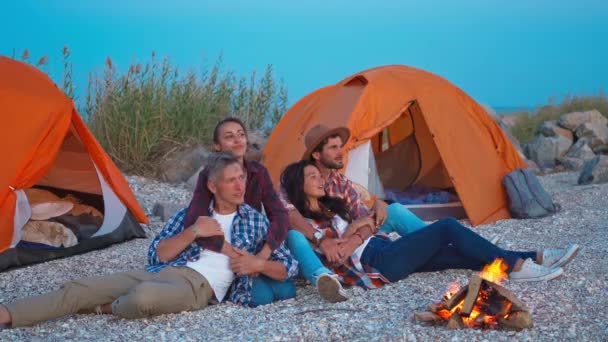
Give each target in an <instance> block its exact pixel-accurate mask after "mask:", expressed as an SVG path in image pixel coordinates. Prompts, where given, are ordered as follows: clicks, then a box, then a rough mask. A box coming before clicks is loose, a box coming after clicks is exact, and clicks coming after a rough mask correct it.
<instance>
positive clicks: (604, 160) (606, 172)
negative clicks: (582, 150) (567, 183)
mask: <svg viewBox="0 0 608 342" xmlns="http://www.w3.org/2000/svg"><path fill="white" fill-rule="evenodd" d="M605 182H608V156H604V155H601V156H597V157H595V158H593V159H590V160H588V161H586V162H585V164H584V165H583V170H582V171H581V173H580V175H579V176H578V184H579V185H584V184H592V183H593V184H595V183H605Z"/></svg>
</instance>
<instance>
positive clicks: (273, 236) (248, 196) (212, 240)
mask: <svg viewBox="0 0 608 342" xmlns="http://www.w3.org/2000/svg"><path fill="white" fill-rule="evenodd" d="M245 168H246V169H247V185H246V189H245V203H247V204H249V205H250V206H252V207H253V208H255V210H257V211H259V212H262V208H263V210H264V212H265V214H266V216H267V217H268V219H269V220H270V228H269V229H268V234H267V235H266V237H265V239H266V243H268V245H269V246H270V248H271V249H272V250H276V249H277V248H279V246H281V243H282V242H283V241H285V238H286V237H287V231H288V230H289V216H287V211H286V210H285V208H284V207H283V204H282V203H281V201H280V200H279V198H278V196H277V194H276V192H275V191H274V188H273V186H272V181H271V180H270V176H269V175H268V171H267V170H266V168H265V167H264V166H263V165H262V164H260V163H258V162H255V161H246V162H245ZM208 176H209V174H208V172H207V170H204V169H203V170H202V171H201V172H200V173H199V176H198V181H197V183H196V188H195V189H194V194H193V195H192V200H191V201H190V205H189V206H188V211H187V212H186V218H185V220H184V226H186V227H190V226H191V225H193V224H194V222H195V221H196V219H197V218H198V217H199V216H209V213H210V211H209V210H208V209H209V203H211V200H212V199H213V194H212V193H211V192H209V189H207V180H208ZM198 241H199V244H200V245H201V246H202V247H204V248H206V249H209V250H211V251H214V252H218V253H219V251H221V249H222V245H223V243H224V240H223V239H222V238H221V237H219V238H217V237H207V238H199V240H198Z"/></svg>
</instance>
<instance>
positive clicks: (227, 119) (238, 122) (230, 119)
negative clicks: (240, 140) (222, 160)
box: [213, 116, 247, 144]
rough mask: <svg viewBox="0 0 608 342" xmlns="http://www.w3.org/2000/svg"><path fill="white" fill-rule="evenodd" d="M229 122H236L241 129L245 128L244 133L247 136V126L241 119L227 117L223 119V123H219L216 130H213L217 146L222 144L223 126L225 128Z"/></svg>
mask: <svg viewBox="0 0 608 342" xmlns="http://www.w3.org/2000/svg"><path fill="white" fill-rule="evenodd" d="M228 122H234V123H236V124H239V125H240V126H241V128H243V132H245V136H247V128H246V127H245V124H244V123H243V121H241V119H239V118H235V117H232V116H231V117H227V118H225V119H223V120H222V121H220V122H218V123H217V125H215V128H214V129H213V142H214V143H216V144H219V143H220V129H221V128H222V126H224V124H226V123H228Z"/></svg>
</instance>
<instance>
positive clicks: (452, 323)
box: [448, 313, 466, 330]
mask: <svg viewBox="0 0 608 342" xmlns="http://www.w3.org/2000/svg"><path fill="white" fill-rule="evenodd" d="M464 327H466V325H464V322H463V321H462V318H461V317H460V315H459V314H456V313H455V314H453V315H452V317H450V320H449V321H448V329H452V330H456V329H462V328H464Z"/></svg>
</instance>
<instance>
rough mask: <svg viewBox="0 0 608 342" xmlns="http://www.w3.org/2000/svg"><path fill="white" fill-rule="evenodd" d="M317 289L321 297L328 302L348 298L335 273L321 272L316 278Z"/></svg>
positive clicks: (336, 301) (341, 300)
mask: <svg viewBox="0 0 608 342" xmlns="http://www.w3.org/2000/svg"><path fill="white" fill-rule="evenodd" d="M317 291H319V295H320V296H321V298H323V299H325V300H326V301H328V302H330V303H338V302H343V301H345V300H347V299H348V295H347V294H346V291H344V289H343V288H342V284H340V281H339V280H338V278H337V276H336V275H335V274H328V273H323V274H321V275H320V276H319V278H318V279H317Z"/></svg>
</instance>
